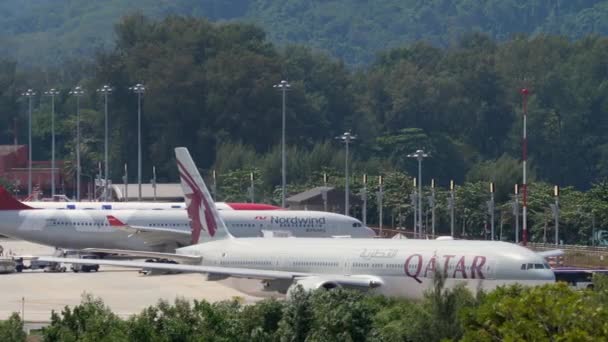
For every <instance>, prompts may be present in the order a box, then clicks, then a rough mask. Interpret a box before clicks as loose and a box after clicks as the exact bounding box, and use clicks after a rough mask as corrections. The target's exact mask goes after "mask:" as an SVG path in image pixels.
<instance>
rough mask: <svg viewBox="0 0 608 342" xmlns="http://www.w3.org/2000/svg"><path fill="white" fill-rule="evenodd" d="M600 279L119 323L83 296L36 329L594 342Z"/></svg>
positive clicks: (187, 337)
mask: <svg viewBox="0 0 608 342" xmlns="http://www.w3.org/2000/svg"><path fill="white" fill-rule="evenodd" d="M607 279H608V278H606V277H596V278H594V282H595V285H596V286H595V290H584V291H574V290H572V289H570V288H569V287H568V286H567V285H566V284H564V283H558V284H548V285H544V286H540V287H522V286H518V285H514V286H508V287H501V288H498V289H497V290H495V291H493V292H490V293H483V292H479V293H478V294H477V295H476V296H473V295H472V294H471V293H470V292H469V291H468V290H467V289H465V288H464V287H456V288H453V289H446V288H444V287H443V283H442V281H441V280H438V281H437V282H436V284H435V287H434V288H433V289H431V290H429V291H428V292H427V293H426V294H425V296H424V299H423V300H421V301H418V302H414V301H409V300H403V299H395V298H387V297H383V296H375V295H370V294H364V293H361V292H357V291H351V290H344V289H337V290H332V291H315V292H306V291H304V290H303V289H302V288H297V289H295V290H294V291H293V292H291V294H290V299H289V300H285V301H278V300H276V299H268V300H263V301H260V302H258V303H256V304H252V305H244V304H242V303H241V302H239V301H237V300H231V301H224V302H218V303H208V302H206V301H197V300H195V301H194V302H188V301H186V300H184V299H177V300H176V301H175V303H174V304H170V303H167V302H164V301H161V302H159V303H158V304H157V305H155V306H151V307H149V308H147V309H145V310H144V311H142V312H141V313H139V314H137V315H134V316H132V317H130V318H129V319H126V320H123V319H120V318H119V317H117V316H116V315H115V314H114V313H112V312H111V311H110V310H109V308H108V307H106V306H105V305H104V304H103V302H102V301H101V300H99V299H95V298H93V297H92V296H90V295H85V296H84V297H83V301H82V303H81V304H80V305H78V306H76V307H74V308H72V309H70V308H67V307H66V308H65V309H64V310H63V311H62V312H61V314H57V313H53V318H52V323H51V325H50V326H49V327H47V328H45V329H44V330H43V335H44V340H45V341H294V342H296V341H374V342H375V341H503V340H504V341H520V340H527V341H549V340H552V341H573V340H576V341H599V340H606V339H607V338H608V310H607V309H606V304H608V288H607V287H606V284H607V282H608V280H607ZM7 327H11V328H10V329H9V328H7ZM11 329H12V330H11ZM18 331H21V325H20V321H19V317H18V316H16V315H15V316H13V317H11V320H9V321H7V322H4V323H0V339H1V340H2V341H21V340H23V338H24V336H23V335H19V334H18ZM11 338H12V339H11Z"/></svg>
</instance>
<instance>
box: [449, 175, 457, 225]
mask: <svg viewBox="0 0 608 342" xmlns="http://www.w3.org/2000/svg"><path fill="white" fill-rule="evenodd" d="M454 190H455V184H454V181H453V180H451V181H450V198H448V204H449V207H450V235H451V236H452V237H454V209H455V207H456V200H455V198H454Z"/></svg>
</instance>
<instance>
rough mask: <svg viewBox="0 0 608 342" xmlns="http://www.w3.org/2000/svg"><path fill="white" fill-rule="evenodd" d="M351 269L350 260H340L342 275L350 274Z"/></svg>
mask: <svg viewBox="0 0 608 342" xmlns="http://www.w3.org/2000/svg"><path fill="white" fill-rule="evenodd" d="M352 269H353V262H352V260H350V259H348V258H344V259H343V260H342V270H343V271H344V274H347V275H349V274H351V272H352Z"/></svg>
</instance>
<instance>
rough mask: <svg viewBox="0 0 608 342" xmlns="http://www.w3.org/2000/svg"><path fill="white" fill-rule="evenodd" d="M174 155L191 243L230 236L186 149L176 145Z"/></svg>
mask: <svg viewBox="0 0 608 342" xmlns="http://www.w3.org/2000/svg"><path fill="white" fill-rule="evenodd" d="M175 157H176V159H177V168H178V171H179V177H180V181H181V185H182V190H183V191H184V197H185V199H186V210H187V212H188V217H189V218H190V221H191V222H192V244H196V243H202V242H208V241H213V240H222V239H227V238H232V235H230V232H229V231H228V228H227V227H226V224H225V223H224V221H223V220H222V219H221V218H220V214H219V213H218V211H217V208H216V207H215V202H214V201H213V198H211V194H210V193H209V190H208V189H207V186H206V185H205V182H204V181H203V178H202V177H201V175H200V173H199V172H198V169H197V168H196V165H195V164H194V161H193V160H192V157H191V156H190V152H188V149H187V148H185V147H177V148H176V149H175Z"/></svg>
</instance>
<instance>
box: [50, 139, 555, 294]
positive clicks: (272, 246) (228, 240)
mask: <svg viewBox="0 0 608 342" xmlns="http://www.w3.org/2000/svg"><path fill="white" fill-rule="evenodd" d="M175 152H176V155H177V161H178V167H179V173H180V177H181V179H182V186H183V190H184V194H185V195H186V203H187V212H188V216H189V217H190V219H191V220H192V227H193V232H192V237H193V238H194V239H196V240H197V242H198V244H196V245H191V246H188V247H183V248H179V249H177V250H176V253H174V254H173V253H150V252H148V253H146V252H137V253H134V252H132V251H131V252H127V251H114V252H116V253H128V254H130V255H134V256H135V255H137V256H141V257H156V258H168V259H172V260H175V261H178V262H180V263H181V264H158V263H145V262H139V261H115V260H98V261H97V260H96V263H98V264H100V265H116V266H126V267H135V268H145V269H154V270H171V271H185V272H198V273H203V274H207V279H208V280H222V279H226V278H236V279H237V280H238V279H244V278H249V279H257V280H260V281H262V283H263V284H264V285H265V289H267V290H268V291H272V292H275V291H278V292H281V293H285V292H289V290H290V289H291V288H292V287H293V286H294V285H296V284H297V285H301V286H303V287H304V288H305V289H318V288H325V289H331V288H335V287H349V288H357V289H361V290H372V291H375V292H378V293H382V294H387V295H397V296H405V297H413V298H417V297H420V296H422V294H423V293H424V291H425V290H426V289H427V288H429V286H431V284H432V283H433V278H434V275H435V274H437V273H439V274H441V275H443V276H444V277H445V280H446V286H448V287H452V286H455V285H456V284H460V283H464V284H465V285H466V286H467V287H469V288H471V289H473V290H475V289H477V288H482V289H492V288H495V287H496V286H498V285H503V284H511V283H522V284H530V285H536V284H544V283H549V282H554V281H555V276H554V274H553V271H552V270H551V269H550V268H549V266H548V265H547V263H546V262H545V261H544V258H543V255H541V254H537V253H534V252H532V251H531V250H529V249H526V248H524V247H521V246H518V245H515V244H510V243H505V242H495V241H467V240H385V239H314V238H302V239H263V238H235V237H234V236H233V235H232V234H231V233H230V231H229V228H228V226H227V225H226V223H225V221H224V220H223V219H222V218H221V216H220V214H219V212H218V211H217V209H216V207H215V205H214V203H213V201H212V199H211V196H210V195H209V191H208V190H207V187H206V186H205V184H204V182H203V180H202V178H201V176H200V174H199V173H198V170H197V168H196V166H195V164H194V162H193V161H192V159H191V157H190V154H189V152H188V150H187V149H186V148H176V151H175ZM40 259H41V260H45V261H53V262H67V263H76V264H86V263H89V264H90V263H91V261H90V260H87V259H76V258H57V257H40ZM234 284H236V283H234Z"/></svg>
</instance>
